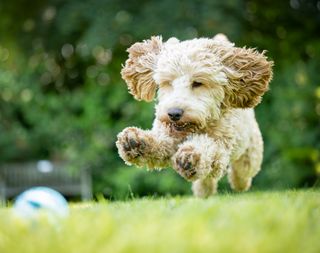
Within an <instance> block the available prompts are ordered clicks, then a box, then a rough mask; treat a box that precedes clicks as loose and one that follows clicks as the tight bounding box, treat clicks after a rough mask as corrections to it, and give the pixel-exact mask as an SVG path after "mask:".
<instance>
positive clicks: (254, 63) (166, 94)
mask: <svg viewBox="0 0 320 253" xmlns="http://www.w3.org/2000/svg"><path fill="white" fill-rule="evenodd" d="M128 52H129V59H128V60H127V61H126V64H125V66H123V69H122V71H121V74H122V77H123V79H124V80H125V81H126V83H127V85H128V88H129V91H130V93H131V94H132V95H133V96H134V97H135V98H136V99H138V100H145V101H151V100H153V98H154V97H155V95H156V91H157V90H158V96H157V98H158V103H157V106H156V117H157V119H159V120H160V121H161V122H163V123H165V124H169V125H170V126H171V127H172V128H173V129H175V130H176V131H191V132H192V131H196V130H197V129H201V128H204V127H205V126H206V125H207V123H208V122H210V121H212V120H217V119H219V117H220V115H221V111H222V109H228V108H250V107H254V106H256V105H257V104H258V103H259V102H260V101H261V96H262V95H263V94H264V93H265V92H266V91H267V90H268V86H269V82H270V80H271V78H272V65H273V62H271V61H268V60H267V58H266V56H265V55H264V52H262V53H259V52H258V51H256V50H255V49H250V48H249V49H247V48H238V47H234V44H233V43H231V42H229V41H228V39H227V38H226V37H225V36H224V35H222V34H218V35H216V36H215V37H214V38H213V39H206V38H200V39H193V40H187V41H182V42H180V41H179V40H177V39H175V38H171V39H169V40H168V41H166V42H162V39H161V37H151V39H150V40H146V41H144V42H142V43H136V44H134V45H133V46H131V47H130V48H129V49H128Z"/></svg>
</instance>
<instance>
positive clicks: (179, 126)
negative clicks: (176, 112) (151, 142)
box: [170, 122, 196, 132]
mask: <svg viewBox="0 0 320 253" xmlns="http://www.w3.org/2000/svg"><path fill="white" fill-rule="evenodd" d="M170 125H171V127H172V128H174V130H176V131H179V132H180V131H181V132H182V131H188V130H189V131H191V132H192V130H195V128H196V125H195V124H194V123H191V122H181V123H176V122H171V123H170Z"/></svg>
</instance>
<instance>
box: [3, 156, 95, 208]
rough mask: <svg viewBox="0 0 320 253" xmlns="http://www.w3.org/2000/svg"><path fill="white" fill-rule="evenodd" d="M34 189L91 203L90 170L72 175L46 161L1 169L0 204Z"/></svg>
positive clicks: (4, 166) (57, 164)
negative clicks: (38, 188)
mask: <svg viewBox="0 0 320 253" xmlns="http://www.w3.org/2000/svg"><path fill="white" fill-rule="evenodd" d="M34 186H46V187H50V188H53V189H55V190H57V191H58V192H60V193H61V194H62V195H64V196H65V197H67V198H78V197H80V198H81V199H82V200H90V199H92V183H91V174H90V172H89V170H80V171H77V172H71V171H69V170H67V169H66V167H65V165H64V164H63V163H53V162H50V161H47V160H40V161H37V162H28V163H19V164H18V163H16V164H5V165H1V166H0V200H1V201H2V203H5V201H6V200H8V199H13V198H14V197H16V196H17V195H18V194H20V193H21V192H23V191H24V190H26V189H28V188H31V187H34Z"/></svg>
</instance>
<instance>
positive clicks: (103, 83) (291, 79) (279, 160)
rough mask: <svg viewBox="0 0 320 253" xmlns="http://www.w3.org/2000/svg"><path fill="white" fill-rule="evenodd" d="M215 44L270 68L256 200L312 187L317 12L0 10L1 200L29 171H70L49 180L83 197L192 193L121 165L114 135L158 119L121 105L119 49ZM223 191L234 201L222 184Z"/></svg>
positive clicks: (159, 175) (167, 7) (111, 3)
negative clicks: (267, 62)
mask: <svg viewBox="0 0 320 253" xmlns="http://www.w3.org/2000/svg"><path fill="white" fill-rule="evenodd" d="M216 33H224V34H226V35H227V36H228V37H229V39H230V40H231V41H233V42H235V43H236V45H237V46H248V47H256V48H257V49H258V50H260V51H261V50H264V49H266V50H267V51H268V52H267V56H268V57H269V58H270V59H272V60H274V62H275V66H274V78H273V81H272V82H271V89H270V91H269V92H268V93H267V94H266V95H265V96H264V99H263V102H262V103H261V104H260V105H259V106H258V107H257V108H256V115H257V120H258V122H259V124H260V127H261V130H262V133H263V136H264V140H265V153H264V163H263V169H262V171H261V173H260V174H259V175H258V176H257V177H256V179H255V181H254V187H253V189H254V190H274V189H277V190H279V189H289V188H291V189H292V188H299V187H317V186H319V185H320V183H319V177H320V74H319V72H320V1H316V0H290V1H289V0H285V1H279V0H277V1H275V0H273V1H271V0H268V1H266V0H238V1H232V0H224V1H219V0H214V1H213V0H195V1H191V0H185V1H182V0H180V1H173V0H161V1H156V0H154V1H146V0H144V1H143V0H141V1H138V0H132V1H117V0H95V1H93V0H92V1H89V0H81V1H80V0H34V1H32V2H30V1H28V0H12V1H5V0H1V1H0V179H1V180H2V185H3V189H4V190H5V186H6V185H7V186H10V184H14V183H12V181H18V182H15V184H19V181H23V180H24V178H26V177H28V175H29V174H30V173H29V174H28V173H27V171H28V168H30V167H36V168H37V170H38V172H39V173H40V174H41V173H43V175H48V173H51V172H52V170H53V168H60V170H62V171H64V170H65V171H68V172H67V174H68V175H69V176H70V181H68V180H67V179H66V178H67V177H68V176H66V175H67V174H63V173H62V175H60V176H58V177H56V180H57V181H58V182H60V183H61V182H62V181H63V179H65V180H66V182H65V186H68V185H69V186H70V182H73V181H72V180H73V179H72V177H76V179H75V180H76V181H77V180H78V181H77V182H78V183H79V182H80V184H82V186H81V187H82V188H81V187H80V188H81V189H80V190H79V192H81V193H82V194H84V195H85V194H87V197H90V195H91V196H92V195H93V196H96V197H97V196H98V197H99V196H105V197H107V198H111V199H126V198H128V197H132V196H144V195H156V196H157V195H158V196H159V195H176V194H190V193H191V191H190V184H189V183H187V182H186V181H184V180H183V179H182V178H180V177H179V176H178V175H176V173H174V172H173V171H172V170H171V169H167V170H163V171H161V172H158V171H154V172H147V171H145V170H144V169H137V168H134V167H128V166H126V165H125V164H124V162H123V161H122V160H121V159H120V158H119V156H118V154H117V150H116V147H115V140H116V135H117V133H118V132H120V131H121V130H122V129H123V128H125V127H127V126H133V125H134V126H139V127H142V128H150V127H151V124H152V120H153V117H154V113H153V110H154V109H153V108H154V104H152V103H145V102H137V101H135V100H134V99H133V97H132V96H131V95H129V94H128V92H127V87H126V85H125V83H124V81H123V80H122V79H121V77H120V69H121V64H122V63H124V61H125V59H126V57H127V53H126V48H128V47H129V46H130V45H131V44H133V43H134V42H137V41H141V40H143V39H148V38H150V36H152V35H162V36H163V38H164V39H165V40H167V39H168V38H170V37H173V36H174V37H177V38H179V39H181V40H185V39H191V38H194V37H212V36H214V35H215V34H216ZM57 164H58V165H57ZM61 164H63V165H61ZM59 166H60V167H59ZM61 168H62V169H61ZM55 170H57V169H55ZM58 170H59V169H58ZM10 171H11V175H9V174H10ZM13 171H14V173H13ZM19 171H20V172H19ZM12 173H13V174H12ZM77 174H79V175H80V176H72V175H77ZM8 175H9V176H8ZM29 176H30V175H29ZM10 177H11V178H10ZM39 180H40V181H39V182H40V183H41V184H42V182H43V181H41V180H42V179H39ZM39 182H38V183H39ZM83 182H85V183H84V184H85V186H84V188H85V189H83ZM91 186H92V190H91ZM86 187H87V188H86ZM221 188H222V191H229V186H228V184H227V182H226V180H224V181H223V182H222V183H221ZM85 191H87V192H85ZM84 192H85V193H84ZM85 197H86V195H85Z"/></svg>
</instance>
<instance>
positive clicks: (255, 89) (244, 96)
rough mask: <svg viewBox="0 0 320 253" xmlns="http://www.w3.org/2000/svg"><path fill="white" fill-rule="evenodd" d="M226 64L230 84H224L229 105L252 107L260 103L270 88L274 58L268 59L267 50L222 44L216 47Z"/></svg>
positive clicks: (225, 102)
mask: <svg viewBox="0 0 320 253" xmlns="http://www.w3.org/2000/svg"><path fill="white" fill-rule="evenodd" d="M216 50H217V51H216V52H217V53H218V55H219V56H220V57H221V62H222V64H223V69H222V71H223V72H224V73H225V74H226V76H227V79H228V84H227V85H225V86H224V89H225V98H224V101H223V104H224V105H225V106H226V107H233V108H249V107H254V106H256V105H257V104H259V103H260V101H261V97H262V95H263V94H264V93H265V92H266V91H267V90H268V89H269V82H270V80H271V79H272V66H273V62H272V61H268V60H267V57H266V56H265V55H264V53H265V52H264V51H263V52H262V53H259V52H258V51H257V50H255V49H251V48H248V49H247V48H237V47H230V46H220V47H219V46H218V48H217V49H216Z"/></svg>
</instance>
